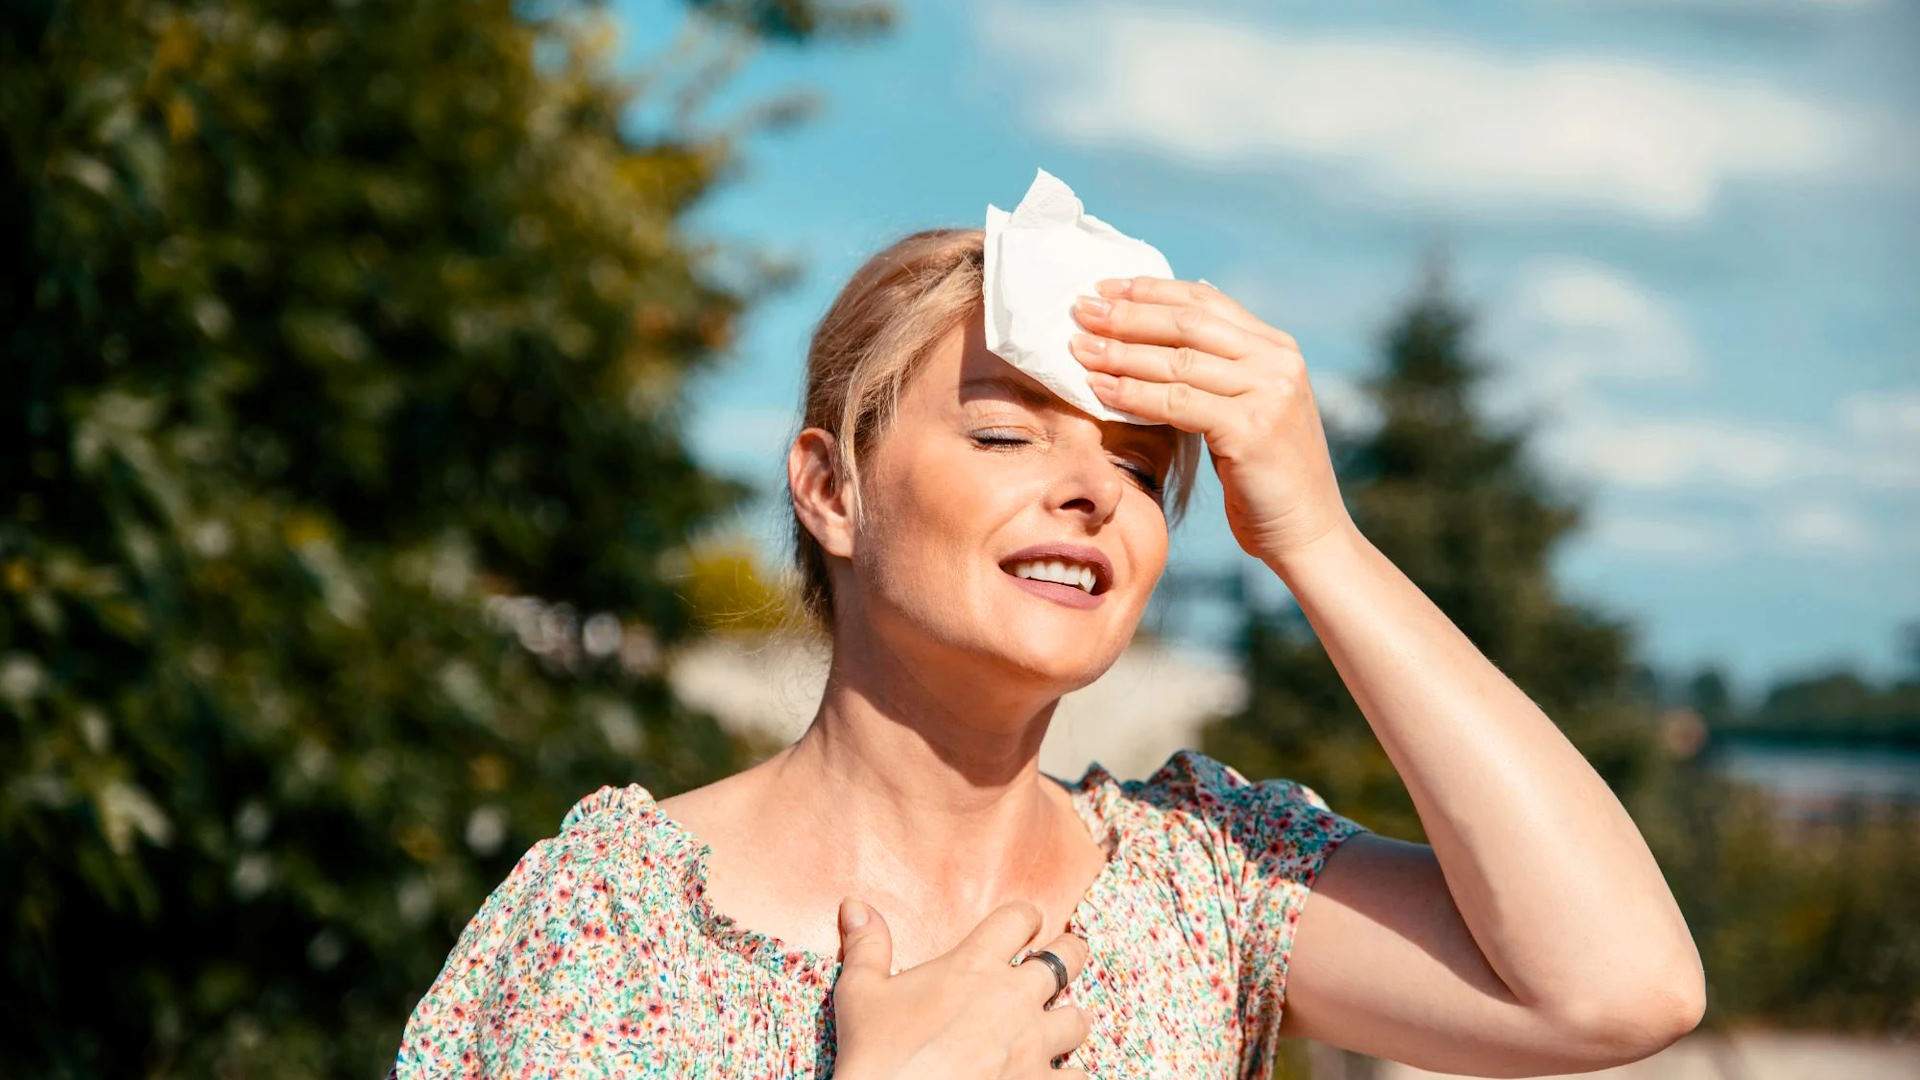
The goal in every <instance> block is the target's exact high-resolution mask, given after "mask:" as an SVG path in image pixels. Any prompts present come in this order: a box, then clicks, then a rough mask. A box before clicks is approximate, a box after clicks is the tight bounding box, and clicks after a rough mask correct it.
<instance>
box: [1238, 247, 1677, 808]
mask: <svg viewBox="0 0 1920 1080" xmlns="http://www.w3.org/2000/svg"><path fill="white" fill-rule="evenodd" d="M1471 328H1472V318H1471V315H1470V314H1469V313H1468V312H1467V310H1466V309H1465V308H1464V307H1463V306H1462V305H1461V304H1460V303H1459V302H1458V301H1456V300H1455V299H1454V298H1453V297H1452V296H1451V295H1450V294H1449V291H1448V286H1447V281H1446V276H1445V273H1444V269H1443V267H1442V266H1441V265H1440V264H1439V263H1437V262H1436V263H1433V264H1430V266H1429V269H1428V270H1427V272H1426V274H1425V276H1424V279H1423V281H1422V283H1421V286H1420V288H1419V289H1418V291H1417V292H1416V294H1415V295H1414V296H1413V298H1412V299H1411V301H1410V302H1409V304H1408V305H1407V306H1406V308H1405V310H1404V311H1403V312H1402V313H1401V314H1400V315H1399V316H1398V317H1397V318H1396V319H1395V320H1394V321H1393V322H1392V324H1391V325H1390V326H1389V328H1388V330H1387V333H1386V334H1385V348H1384V352H1385V363H1384V365H1383V367H1382V369H1381V370H1380V372H1379V373H1378V374H1376V375H1375V376H1373V377H1371V378H1370V379H1369V380H1367V382H1366V391H1367V393H1368V396H1369V398H1370V399H1371V401H1372V403H1373V404H1374V405H1375V406H1376V408H1377V411H1378V413H1379V417H1380V423H1379V426H1378V427H1377V428H1375V429H1373V430H1371V431H1368V432H1365V433H1355V432H1350V431H1344V430H1341V429H1340V428H1339V427H1338V426H1337V425H1332V426H1330V429H1329V432H1328V438H1329V442H1330V443H1331V444H1332V446H1333V449H1334V453H1335V457H1336V465H1337V466H1338V469H1339V474H1340V483H1341V489H1342V491H1343V493H1344V495H1345V498H1346V501H1347V504H1348V508H1349V510H1350V512H1351V513H1352V515H1353V519H1354V522H1355V524H1357V525H1358V526H1359V528H1360V530H1361V532H1362V533H1364V534H1365V535H1366V537H1367V538H1368V539H1369V540H1370V541H1371V542H1372V543H1373V544H1374V545H1375V546H1377V547H1379V548H1380V550H1381V551H1382V552H1383V553H1385V554H1386V556H1387V557H1388V558H1389V559H1391V560H1393V562H1394V564H1395V565H1396V566H1398V567H1399V568H1400V569H1401V570H1402V571H1404V572H1405V573H1406V575H1407V576H1408V577H1409V578H1411V579H1412V580H1413V582H1414V583H1415V584H1416V585H1418V586H1419V587H1420V588H1421V590H1422V591H1423V592H1425V593H1426V595H1427V596H1428V597H1430V598H1431V599H1432V600H1433V602H1434V603H1435V604H1436V605H1437V606H1438V607H1439V608H1440V609H1441V610H1442V611H1444V612H1445V613H1446V614H1447V616H1448V617H1449V618H1450V619H1452V620H1453V622H1454V624H1455V625H1456V626H1458V627H1459V628H1460V629H1461V631H1462V632H1463V633H1465V634H1466V636H1467V638H1468V639H1469V640H1471V641H1472V642H1473V643H1474V644H1475V645H1476V646H1477V647H1478V648H1479V649H1480V651H1481V652H1483V653H1485V654H1486V655H1487V657H1488V658H1490V659H1491V660H1492V661H1493V662H1494V664H1495V665H1497V666H1498V667H1499V668H1500V670H1501V671H1502V672H1504V673H1505V674H1506V675H1507V676H1508V677H1509V678H1511V679H1512V680H1513V681H1514V683H1515V684H1516V685H1518V686H1519V687H1520V688H1521V689H1522V690H1523V691H1525V692H1526V693H1527V694H1528V696H1530V697H1531V698H1532V699H1533V700H1534V701H1535V702H1536V703H1538V704H1539V706H1540V707H1541V709H1542V710H1543V711H1545V712H1546V714H1547V715H1548V716H1550V717H1552V718H1553V719H1554V721H1555V722H1556V723H1558V724H1559V725H1560V726H1561V728H1562V730H1564V731H1565V732H1566V733H1567V735H1568V737H1569V738H1570V739H1572V740H1573V741H1574V743H1575V744H1576V745H1577V746H1579V748H1580V749H1581V751H1582V752H1583V753H1584V754H1586V756H1587V758H1588V760H1589V761H1591V762H1592V763H1593V765H1594V767H1595V768H1596V770H1597V771H1599V772H1600V774H1601V775H1602V776H1603V777H1605V778H1606V780H1607V781H1608V783H1609V784H1611V785H1612V786H1613V787H1614V789H1615V790H1616V791H1622V792H1624V791H1627V790H1629V789H1631V788H1632V787H1633V786H1634V785H1635V784H1637V783H1639V782H1641V781H1642V780H1643V779H1644V778H1646V777H1647V776H1649V775H1650V774H1651V773H1652V772H1653V771H1654V767H1655V766H1656V765H1657V762H1658V758H1657V753H1656V751H1655V743H1654V741H1653V739H1652V738H1651V737H1650V736H1651V732H1652V724H1651V714H1650V712H1649V709H1648V707H1647V703H1646V702H1645V701H1644V700H1642V697H1643V694H1642V692H1641V690H1640V687H1641V682H1642V679H1641V674H1642V673H1641V672H1640V670H1639V669H1638V668H1637V666H1636V665H1635V664H1634V663H1633V660H1632V648H1631V646H1632V642H1631V636H1630V633H1629V631H1628V629H1627V628H1626V626H1625V625H1624V624H1623V623H1622V622H1621V621H1620V620H1617V619H1614V618H1611V617H1608V616H1605V615H1603V614H1601V613H1599V612H1596V611H1593V610H1591V609H1589V608H1587V607H1585V606H1582V605H1580V604H1577V603H1575V602H1572V601H1570V600H1568V599H1566V598H1564V597H1562V596H1560V595H1559V594H1558V591H1557V590H1556V588H1555V586H1554V582H1553V580H1552V576H1551V573H1550V567H1549V557H1550V555H1551V554H1552V550H1553V547H1554V545H1555V544H1557V543H1558V542H1560V541H1561V540H1562V539H1564V538H1565V537H1566V536H1567V535H1568V534H1569V533H1570V532H1571V531H1572V530H1573V529H1575V528H1576V527H1577V526H1578V524H1579V522H1580V512H1579V510H1578V509H1577V508H1576V507H1575V506H1574V505H1572V504H1571V503H1569V502H1568V501H1565V500H1564V499H1562V498H1561V497H1559V496H1558V495H1556V494H1554V493H1553V491H1552V490H1551V486H1550V485H1549V483H1548V482H1547V481H1546V480H1545V479H1544V478H1543V477H1541V476H1540V475H1539V474H1538V473H1537V471H1536V470H1535V469H1534V467H1533V466H1532V465H1531V463H1529V461H1528V460H1527V458H1526V454H1525V447H1526V438H1527V435H1528V432H1529V430H1530V428H1529V425H1527V424H1524V423H1523V424H1521V425H1519V426H1516V427H1514V428H1511V429H1498V428H1495V427H1494V426H1493V425H1491V424H1490V423H1489V422H1488V421H1487V420H1486V419H1484V418H1483V417H1482V416H1480V415H1479V414H1478V413H1477V412H1476V410H1475V407H1474V402H1473V397H1472V395H1473V391H1474V389H1475V387H1476V386H1477V385H1478V383H1479V382H1480V380H1481V379H1482V378H1484V376H1485V370H1486V369H1485V365H1484V363H1483V362H1482V361H1481V360H1479V359H1478V358H1477V357H1476V356H1475V355H1474V353H1473V350H1472V347H1471V342H1470V336H1471ZM1241 650H1242V656H1243V659H1244V663H1245V665H1246V671H1247V674H1248V683H1249V695H1248V699H1247V703H1246V705H1245V707H1244V708H1243V709H1242V710H1241V711H1240V712H1239V713H1238V714H1236V715H1233V716H1231V717H1227V718H1224V719H1223V720H1222V721H1220V722H1219V723H1217V724H1215V725H1213V726H1212V727H1210V728H1209V729H1208V730H1207V732H1206V734H1205V737H1204V741H1203V748H1204V749H1205V750H1206V751H1207V752H1208V753H1211V754H1214V755H1216V756H1218V757H1220V758H1221V759H1222V760H1227V761H1232V762H1233V763H1234V764H1236V765H1237V766H1239V767H1240V768H1241V769H1242V771H1244V772H1246V773H1247V775H1249V776H1289V777H1292V778H1294V779H1297V780H1300V781H1301V782H1303V783H1306V784H1308V785H1309V786H1312V787H1314V788H1315V789H1316V790H1318V791H1319V792H1320V793H1321V794H1322V795H1324V796H1325V797H1326V798H1327V799H1328V801H1329V803H1330V804H1331V805H1332V806H1333V807H1334V808H1335V809H1337V810H1340V811H1341V812H1343V813H1346V814H1348V815H1349V816H1352V817H1355V818H1356V819H1358V820H1360V821H1363V822H1365V823H1366V824H1368V825H1369V826H1371V827H1373V828H1375V829H1378V830H1380V831H1382V832H1385V833H1389V834H1392V835H1395V836H1400V837H1403V838H1406V839H1411V840H1423V839H1424V838H1425V832H1424V831H1423V830H1422V829H1421V827H1420V820H1419V817H1418V815H1417V814H1416V812H1415V811H1414V808H1413V803H1412V801H1411V799H1409V798H1408V796H1407V794H1406V789H1405V787H1404V786H1403V785H1402V784H1401V782H1400V778H1399V775H1398V774H1397V773H1396V772H1395V770H1394V768H1393V765H1392V762H1391V761H1389V760H1388V758H1387V756H1386V753H1385V751H1383V750H1382V749H1381V748H1380V745H1379V742H1378V740H1377V739H1375V738H1374V736H1373V732H1372V729H1371V728H1369V727H1368V726H1367V723H1366V718H1365V717H1364V716H1363V715H1362V714H1361V713H1360V710H1359V707H1358V706H1357V705H1356V704H1355V703H1354V701H1353V697H1352V695H1351V694H1350V693H1349V692H1348V690H1347V689H1346V686H1345V684H1344V683H1343V682H1342V681H1341V679H1340V675H1339V672H1338V671H1336V670H1335V669H1334V666H1333V663H1332V661H1331V660H1330V659H1329V658H1328V657H1327V654H1326V650H1325V649H1324V648H1323V647H1322V646H1321V645H1320V643H1319V641H1318V639H1317V638H1316V637H1314V635H1313V632H1312V629H1311V627H1310V626H1309V625H1308V624H1307V622H1306V619H1305V616H1304V615H1303V614H1301V612H1300V611H1299V609H1298V607H1297V606H1292V607H1288V608H1286V609H1283V610H1281V611H1277V612H1253V611H1250V612H1249V614H1248V618H1247V620H1246V622H1245V624H1244V627H1243V631H1242V635H1241Z"/></svg>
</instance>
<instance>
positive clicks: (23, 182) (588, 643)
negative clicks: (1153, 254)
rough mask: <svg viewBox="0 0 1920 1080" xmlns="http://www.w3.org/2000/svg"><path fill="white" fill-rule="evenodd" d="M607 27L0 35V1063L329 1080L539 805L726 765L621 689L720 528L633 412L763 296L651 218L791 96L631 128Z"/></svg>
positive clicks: (671, 717)
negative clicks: (691, 549)
mask: <svg viewBox="0 0 1920 1080" xmlns="http://www.w3.org/2000/svg"><path fill="white" fill-rule="evenodd" d="M693 6H694V7H696V8H700V9H703V10H704V11H705V12H706V13H707V14H706V20H705V21H706V22H707V23H709V24H711V25H714V26H731V27H735V28H737V29H736V31H735V35H736V40H743V41H745V40H751V38H752V37H754V36H764V37H768V38H774V39H779V40H787V41H801V40H805V39H807V38H810V37H812V36H814V35H816V34H819V33H824V32H834V33H844V32H852V31H859V30H869V29H874V28H877V27H879V26H883V25H884V24H885V21H886V17H885V8H884V7H881V6H879V5H872V4H862V5H852V4H847V5H839V6H831V7H830V6H827V5H826V4H823V3H814V2H802V0H786V2H780V0H758V2H731V3H726V2H722V3H712V2H709V3H695V4H694V5H693ZM739 35H746V36H745V37H740V36H739ZM611 40H612V39H611V36H610V34H609V32H608V28H607V24H606V23H605V21H604V20H603V19H602V18H600V17H599V16H598V15H597V13H596V12H595V11H594V10H593V5H590V4H577V3H563V2H554V3H546V4H533V5H528V4H514V3H512V2H510V0H405V2H400V0H362V2H359V3H347V2H337V3H329V2H324V0H293V2H268V0H173V2H165V0H117V2H114V3H106V2H102V0H71V2H65V3H56V2H52V0H46V2H41V3H25V4H14V5H9V6H7V7H6V8H5V9H4V13H0V125H3V128H4V143H3V144H0V237H5V238H6V239H4V240H0V243H4V244H5V245H6V246H7V247H8V248H9V249H10V250H11V251H12V252H13V254H12V255H11V256H10V257H8V258H7V259H6V260H5V262H4V266H0V341H4V352H3V353H0V355H4V357H5V363H6V368H7V370H6V373H7V385H8V391H7V392H6V393H5V394H0V877H4V878H5V880H6V881H7V883H8V884H7V888H6V889H5V890H4V893H0V932H4V934H5V935H6V938H5V940H6V953H7V960H6V965H7V967H6V977H5V982H4V984H0V985H3V986H4V996H5V997H6V1000H7V1002H8V1007H7V1008H6V1010H4V1019H3V1020H0V1074H5V1075H35V1076H96V1075H111V1076H136V1075H143V1076H189V1075H190V1076H208V1075H220V1076H230V1077H231V1076H274V1077H302V1076H323V1075H358V1076H371V1075H378V1074H379V1073H380V1072H381V1071H382V1070H384V1068H385V1067H386V1065H387V1064H388V1063H389V1062H390V1061H391V1055H392V1053H393V1050H394V1049H395V1047H396V1046H397V1042H398V1036H399V1031H400V1025H401V1023H402V1022H403V1021H404V1019H405V1016H406V1013H407V1011H408V1010H409V1009H410V1008H411V1006H412V1004H413V1002H414V1000H415V999H416V998H417V997H418V995H419V994H420V993H421V992H422V991H424V989H425V988H426V986H427V984H428V982H429V981H430V980H431V979H432V978H433V976H434V974H435V973H436V971H437V970H438V968H439V965H440V963H441V961H442V960H443V959H444V957H445V955H446V953H447V950H448V948H449V947H450V946H451V944H452V941H453V936H454V934H455V933H456V932H457V931H458V930H459V928H460V926H461V925H463V924H464V922H465V920H466V919H467V918H468V917H469V916H470V914H471V913H472V912H473V910H474V909H475V907H476V906H477V905H478V903H479V901H480V899H481V898H482V897H483V896H484V895H485V893H486V891H487V890H489V889H490V888H491V887H492V886H493V885H494V884H495V883H497V882H498V881H499V880H500V878H501V877H502V876H504V874H505V873H506V872H507V870H508V869H509V868H510V867H511V865H512V863H513V861H514V859H515V858H516V857H517V856H518V854H519V853H520V852H521V851H522V850H524V849H525V847H526V846H527V845H529V844H530V843H532V842H533V841H534V840H536V839H537V838H539V837H541V836H544V835H548V834H550V833H551V832H552V831H553V830H554V828H555V826H556V825H557V824H558V821H559V818H560V815H561V814H562V813H563V812H564V810H565V809H566V807H567V805H568V804H569V803H570V802H571V801H572V800H574V799H576V798H578V797H580V796H581V795H584V794H586V793H587V792H589V791H591V790H592V789H593V788H594V787H596V786H598V785H599V784H602V783H607V782H626V781H637V782H640V783H644V784H647V785H649V786H651V787H654V788H656V789H659V790H677V789H680V788H683V787H686V786H689V785H692V784H695V783H699V782H703V781H704V780H706V779H709V778H712V777H713V776H715V775H718V774H720V773H723V772H726V771H731V769H732V768H733V767H734V766H735V764H736V762H737V760H738V747H737V746H736V745H735V744H734V743H733V742H732V741H731V740H729V739H727V738H726V737H725V736H724V735H723V734H722V733H721V732H720V730H719V729H718V728H717V727H716V726H715V725H714V724H713V723H712V721H711V720H710V718H708V717H705V716H702V715H697V714H694V713H692V712H690V711H689V710H688V709H686V708H685V707H683V706H681V705H679V704H678V703H676V702H675V701H674V700H672V698H671V696H670V695H669V693H668V691H667V689H666V684H665V682H664V679H663V678H662V677H661V673H660V671H659V658H660V656H661V652H662V650H663V649H667V648H670V647H672V646H673V645H674V644H675V643H676V642H678V641H680V640H682V639H684V638H685V637H687V636H688V635H689V634H690V633H693V632H695V627H694V625H693V622H692V616H691V613H690V612H689V611H688V610H687V606H686V604H685V602H684V601H683V600H682V598H681V596H680V589H679V588H678V585H677V583H676V582H674V581H672V580H670V578H669V569H668V567H669V564H670V562H671V559H672V556H673V554H674V553H675V552H677V551H679V550H680V549H681V548H683V547H684V545H685V544H686V543H687V542H688V541H689V540H690V538H692V537H693V536H695V535H696V533H697V532H698V530H700V529H702V528H703V527H705V526H707V525H708V524H710V523H711V522H713V521H714V520H716V519H718V518H719V517H720V516H721V515H723V514H724V513H725V512H726V511H728V510H729V509H730V508H732V507H734V506H735V505H736V504H737V503H738V501H739V500H740V499H741V497H742V496H743V495H744V492H743V490H742V489H741V486H740V485H738V484H736V483H734V482H730V481H725V480H722V479H719V478H716V477H715V476H712V475H709V474H707V473H706V472H704V471H702V470H701V469H700V468H699V467H698V466H697V464H696V463H695V462H694V461H693V460H692V459H691V458H690V457H689V454H688V451H687V449H686V447H685V445H684V442H683V439H682V437H681V434H680V432H679V429H678V427H677V424H676V420H675V406H676V403H677V402H678V400H679V397H680V394H681V387H682V386H683V384H684V383H685V381H686V379H687V377H688V376H689V374H690V373H692V372H694V371H695V370H697V369H699V368H700V367H702V366H704V365H708V364H711V363H712V362H713V360H714V358H715V357H716V356H717V355H719V350H720V349H721V347H722V346H724V345H725V343H726V342H727V341H728V339H729V337H730V334H731V332H732V327H733V325H734V323H735V320H736V319H737V318H738V316H739V315H740V313H741V311H742V310H743V309H744V308H745V307H747V306H748V305H749V304H751V303H752V302H753V301H754V300H755V299H756V298H757V297H759V296H761V295H764V293H765V292H767V291H768V290H770V289H773V288H777V287H779V285H780V284H782V283H783V282H784V281H785V280H787V277H788V268H783V267H780V266H777V265H770V264H767V263H765V262H764V261H762V260H759V259H758V258H757V257H756V256H754V254H753V253H752V252H749V251H732V250H729V249H727V248H725V247H720V246H716V245H713V244H710V243H705V242H701V241H699V240H697V239H695V238H692V237H689V236H687V235H685V233H684V232H683V230H682V228H681V227H680V224H679V221H680V219H681V217H682V216H683V215H684V214H685V213H686V212H687V211H688V210H689V208H691V207H692V206H693V205H694V204H695V203H696V202H697V201H698V200H699V198H700V197H701V196H702V195H703V194H704V193H706V192H707V191H709V190H711V189H712V188H713V187H714V186H715V185H716V184H717V183H719V182H721V181H722V180H723V179H724V178H726V177H727V176H728V175H729V174H730V172H731V171H732V170H733V169H735V168H736V167H737V162H738V142H739V138H740V136H741V134H742V133H743V132H744V131H745V130H748V129H749V128H752V127H764V126H766V125H768V124H771V123H776V122H779V121H781V120H785V119H792V118H794V117H796V116H798V115H801V110H799V109H797V108H795V107H794V103H793V102H792V101H788V100H776V101H774V102H771V103H768V105H767V106H766V107H764V108H762V109H759V110H757V111H754V112H751V113H750V114H749V115H748V117H747V121H748V123H747V124H746V126H745V127H742V128H738V129H735V130H726V129H718V130H714V129H705V128H702V127H701V126H699V125H696V124H694V123H693V122H692V121H691V120H689V119H687V117H688V116H689V115H690V108H689V107H690V106H692V105H696V104H697V103H698V101H699V99H700V98H701V97H702V96H703V95H704V92H705V91H706V90H710V89H711V88H712V86H713V85H714V84H715V83H716V82H717V81H719V78H720V76H722V75H724V73H725V71H726V70H727V67H726V65H727V63H730V62H731V61H730V60H728V59H726V58H723V61H722V62H716V63H715V64H714V65H712V66H710V67H708V68H707V69H705V70H704V71H695V72H693V73H692V75H690V76H688V77H687V80H686V81H687V83H688V85H689V86H690V87H691V88H690V89H685V90H683V91H682V92H681V97H680V99H679V100H678V101H677V104H678V105H679V106H680V109H679V111H678V112H676V113H675V120H674V122H673V123H671V124H668V125H666V127H665V129H664V130H659V131H654V132H651V133H647V134H636V133H635V132H634V130H633V126H632V125H631V124H629V123H627V122H626V118H628V117H629V116H631V115H632V110H633V109H634V107H635V106H636V105H638V104H640V103H641V102H642V100H643V99H642V98H641V91H640V89H639V87H640V86H643V85H644V86H646V87H647V88H648V90H649V92H654V85H655V84H652V83H632V84H630V83H627V82H624V81H623V80H622V78H621V77H620V76H619V75H618V73H616V72H614V71H612V70H611V69H610V68H609V65H608V62H607V59H606V57H607V54H608V47H609V45H610V43H611ZM735 52H736V53H737V52H738V50H735ZM660 92H661V93H664V92H665V91H664V90H661V91H660Z"/></svg>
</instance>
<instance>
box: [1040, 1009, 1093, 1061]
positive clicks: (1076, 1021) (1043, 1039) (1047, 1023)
mask: <svg viewBox="0 0 1920 1080" xmlns="http://www.w3.org/2000/svg"><path fill="white" fill-rule="evenodd" d="M1091 1034H1093V1015H1092V1014H1091V1013H1089V1012H1087V1010H1085V1009H1083V1008H1081V1007H1080V1006H1078V1005H1062V1006H1060V1007H1059V1008H1057V1009H1048V1010H1047V1012H1046V1015H1045V1016H1043V1017H1041V1018H1040V1048H1041V1050H1042V1051H1044V1052H1045V1053H1046V1055H1047V1060H1048V1061H1049V1062H1051V1061H1052V1060H1053V1059H1054V1058H1057V1057H1059V1056H1060V1055H1062V1054H1065V1053H1068V1052H1069V1051H1071V1050H1072V1049H1073V1048H1074V1047H1076V1046H1079V1045H1080V1044H1081V1043H1083V1042H1086V1041H1087V1036H1088V1035H1091Z"/></svg>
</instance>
